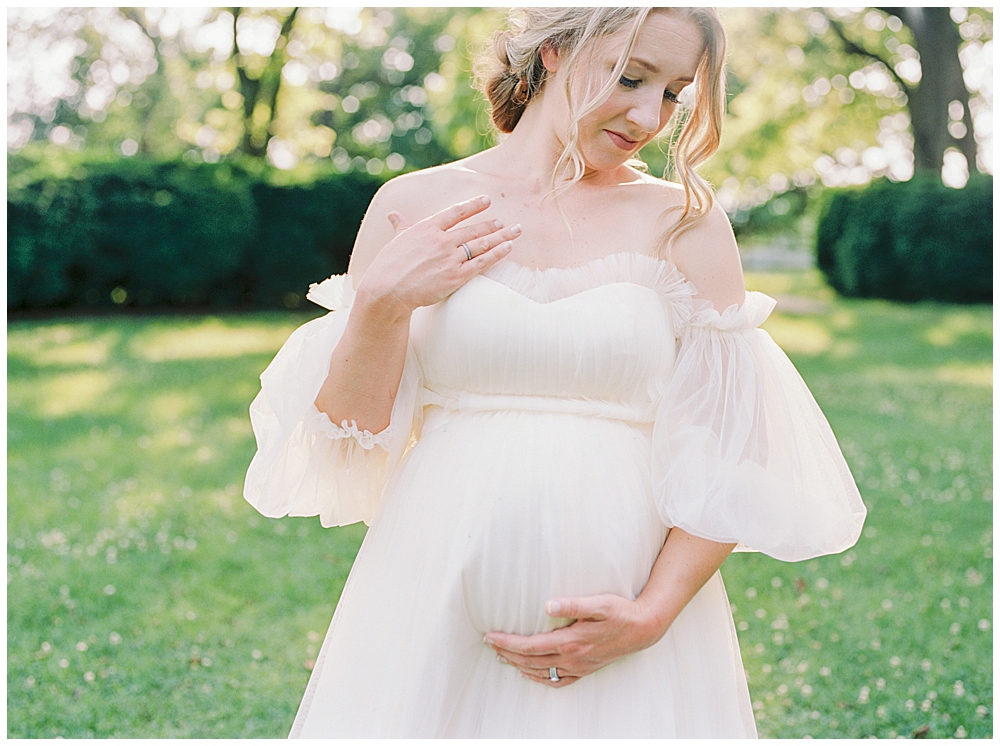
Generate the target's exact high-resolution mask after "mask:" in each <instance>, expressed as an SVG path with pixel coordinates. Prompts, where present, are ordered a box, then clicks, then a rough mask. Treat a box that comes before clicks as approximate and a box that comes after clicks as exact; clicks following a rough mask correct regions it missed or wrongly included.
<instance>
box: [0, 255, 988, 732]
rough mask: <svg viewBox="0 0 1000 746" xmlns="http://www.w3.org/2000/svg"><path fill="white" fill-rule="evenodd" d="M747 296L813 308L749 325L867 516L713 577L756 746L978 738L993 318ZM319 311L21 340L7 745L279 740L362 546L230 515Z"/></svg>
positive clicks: (13, 458)
mask: <svg viewBox="0 0 1000 746" xmlns="http://www.w3.org/2000/svg"><path fill="white" fill-rule="evenodd" d="M755 283H760V284H766V283H770V285H771V287H770V288H767V287H758V288H757V289H761V290H763V291H764V292H771V293H774V294H776V295H780V296H782V297H783V298H785V297H787V298H795V297H801V298H806V299H808V300H810V301H811V302H812V305H810V303H794V302H793V303H786V304H785V305H784V309H783V308H782V306H781V305H779V307H778V309H777V310H776V311H775V312H774V314H772V317H771V318H770V319H769V320H768V321H767V322H766V323H765V328H766V329H767V330H769V331H770V333H771V334H772V335H773V336H774V338H775V340H776V341H777V342H778V344H780V345H781V346H782V347H783V348H784V349H785V350H786V351H787V352H788V353H789V356H790V357H791V358H792V361H793V362H794V363H795V365H796V366H797V367H798V369H799V370H800V371H801V373H802V375H803V377H804V378H805V380H806V382H807V383H808V384H809V386H810V388H811V390H812V391H813V393H814V395H815V396H816V399H817V401H818V402H819V404H820V406H821V407H822V408H823V411H824V413H825V414H826V416H827V418H828V419H829V421H830V424H831V426H832V427H833V430H834V432H835V433H836V435H837V437H838V440H839V442H840V443H841V446H842V447H843V449H844V453H845V456H846V458H847V460H848V464H849V465H850V468H851V471H852V473H853V474H854V476H855V478H856V479H857V481H858V485H859V488H860V490H861V494H862V496H863V498H864V500H865V503H866V505H867V506H868V507H869V509H870V512H869V518H868V521H867V524H866V528H865V532H864V535H863V537H862V539H861V540H860V541H859V543H858V545H857V546H855V547H854V548H852V549H851V550H849V551H848V552H845V553H844V554H842V555H837V556H832V557H822V558H819V559H816V560H810V561H809V562H801V563H782V562H777V561H775V560H772V559H770V558H768V557H765V556H763V555H759V554H739V555H736V556H734V557H732V558H730V559H729V560H727V562H726V564H725V565H724V567H723V574H724V576H725V580H726V585H727V588H728V591H729V595H730V600H731V602H732V606H733V612H734V617H735V622H736V625H737V630H738V633H739V642H740V648H741V650H742V653H743V658H744V664H745V667H746V669H747V672H748V680H749V684H750V693H751V697H752V702H753V706H754V712H755V716H756V718H757V722H758V728H759V730H760V733H761V735H763V736H771V737H786V736H791V737H801V736H804V735H810V736H814V737H837V736H851V737H861V736H865V735H873V734H874V735H880V736H888V735H889V734H891V733H898V734H900V735H903V734H906V735H911V734H912V733H914V732H918V731H919V730H920V729H921V728H923V727H924V726H927V728H928V729H929V730H928V731H927V735H928V736H929V737H944V736H948V735H952V734H954V732H955V730H956V728H957V727H958V726H959V725H960V724H961V725H962V727H964V728H965V729H966V730H967V732H968V735H970V736H972V737H985V736H987V735H989V734H990V733H992V704H993V703H992V669H991V665H990V661H991V659H992V624H993V622H992V582H993V576H992V551H993V547H992V529H991V525H992V524H991V516H992V494H993V493H992V420H991V410H992V370H993V368H992V338H991V335H992V308H990V307H984V306H977V307H963V306H950V305H945V304H914V305H909V306H907V305H899V304H891V303H885V302H881V301H856V300H843V299H840V300H838V299H831V298H830V297H829V295H828V294H827V293H825V292H821V290H822V288H818V287H817V286H816V275H815V274H812V273H787V274H784V275H774V276H764V275H757V276H754V277H748V284H750V285H753V284H755ZM751 289H754V288H753V287H751ZM817 303H821V304H822V305H817ZM819 308H824V309H825V310H823V311H822V312H816V311H815V309H819ZM810 309H813V310H810ZM307 318H308V317H307V316H300V315H294V314H287V313H259V314H253V315H247V316H232V317H221V318H217V317H209V318H197V317H190V316H181V317H175V318H165V317H153V318H137V317H123V318H117V319H107V318H105V319H90V320H80V321H66V320H53V321H46V322H23V323H15V324H12V325H10V326H9V328H8V345H9V350H10V354H9V356H8V546H7V555H8V648H7V650H8V713H9V714H10V713H13V716H12V718H11V720H14V718H19V719H20V720H19V721H18V722H15V725H14V726H13V727H17V728H21V729H22V730H24V731H25V732H29V731H30V732H35V731H32V730H31V729H32V728H36V724H37V722H38V721H39V718H40V717H42V716H41V715H40V714H39V709H38V708H39V704H38V703H39V701H44V702H54V703H57V705H58V706H56V707H51V708H48V709H46V711H45V715H44V717H45V718H46V721H45V722H46V723H48V726H47V727H49V726H51V727H56V726H58V727H59V728H60V729H61V730H60V732H61V733H64V734H65V735H76V736H83V735H86V734H87V733H88V731H93V733H94V735H97V736H111V735H114V734H115V733H116V732H117V733H118V734H119V735H122V736H134V737H142V736H151V735H160V736H166V735H170V733H172V732H173V731H171V730H170V729H166V730H156V731H155V733H154V732H153V731H151V730H150V728H151V727H152V726H151V724H152V723H161V722H162V721H163V720H164V716H163V715H162V713H163V712H168V713H174V714H177V713H182V714H181V715H178V716H177V717H174V716H173V715H171V716H170V717H172V718H173V720H171V722H174V721H175V720H176V722H177V723H181V724H183V727H181V726H180V725H178V726H176V727H177V728H180V730H177V731H176V734H177V735H189V736H203V735H205V736H226V735H239V734H240V733H244V735H245V734H246V732H244V731H242V730H239V729H240V728H241V727H243V726H242V725H241V724H238V725H236V726H233V725H226V724H222V725H220V724H219V722H218V717H217V713H218V712H219V710H220V709H225V708H228V709H227V711H230V712H240V713H243V714H244V715H243V717H245V718H247V719H248V720H249V719H251V718H253V719H255V720H256V725H255V727H254V729H253V731H252V735H255V736H257V735H259V736H271V737H279V736H284V735H285V734H286V733H287V729H288V725H289V723H290V722H291V720H292V717H293V716H294V713H295V708H296V707H297V705H298V703H299V698H300V697H301V695H302V692H303V691H304V689H305V684H306V680H307V678H308V676H309V671H310V666H311V665H312V664H313V663H314V661H315V659H316V656H317V654H318V650H319V646H320V644H321V642H322V633H323V630H325V629H326V626H327V625H328V624H329V621H330V616H331V615H332V613H333V608H334V605H335V604H336V601H337V598H338V596H339V594H340V592H341V589H342V588H343V585H344V582H345V580H346V578H347V575H348V572H349V571H350V568H351V563H352V562H353V559H354V556H355V554H356V552H357V549H358V546H359V545H360V543H361V540H362V538H363V537H364V531H365V529H364V526H363V525H360V524H358V525H355V526H350V527H347V528H344V529H336V530H328V531H323V530H321V529H320V527H319V523H318V521H316V520H315V519H303V518H299V519H289V518H285V519H281V520H270V519H266V518H263V517H261V516H260V515H258V514H256V513H255V512H254V511H253V509H252V508H250V506H249V505H248V504H247V503H246V502H245V501H244V500H243V498H242V496H241V492H242V484H243V476H244V474H245V473H246V467H247V465H248V464H249V462H250V458H251V457H252V455H253V452H254V440H253V434H252V431H251V428H250V422H249V417H248V413H247V407H248V406H249V404H250V401H251V400H252V399H253V397H254V396H255V395H256V394H257V392H258V391H259V381H258V379H257V377H258V375H259V374H260V372H261V371H262V370H263V369H264V367H265V366H266V365H267V363H268V361H269V359H270V357H271V355H272V354H273V352H274V351H275V350H276V349H277V348H278V346H279V345H280V343H281V342H282V341H283V340H284V339H285V338H286V337H287V335H288V334H289V333H290V332H291V330H292V329H294V328H295V326H297V325H298V324H301V323H303V322H304V321H306V320H307ZM969 319H971V323H970V321H969ZM935 329H940V330H942V331H941V334H942V336H940V337H935V339H944V336H943V335H944V334H945V333H947V334H948V335H951V336H950V337H949V339H951V340H953V341H952V342H949V343H948V344H946V345H943V346H942V345H937V344H934V343H931V341H930V340H929V339H928V337H927V336H926V334H927V332H928V330H935ZM229 337H232V341H230V342H227V341H226V340H227V338H229ZM91 344H93V345H95V346H100V345H104V346H105V348H106V350H107V352H106V355H105V357H104V358H103V360H102V362H89V361H88V360H85V359H84V358H87V357H88V355H90V354H94V353H92V352H87V353H85V352H83V351H82V350H83V349H84V348H83V347H78V346H79V345H83V346H86V345H91ZM227 345H228V346H227ZM220 350H222V351H223V352H219V351H220ZM90 359H91V360H96V354H95V356H94V357H93V358H90ZM60 366H62V370H60ZM80 366H90V367H89V369H81V367H80ZM81 643H82V645H81ZM64 662H65V665H64ZM40 698H41V699H40ZM95 713H99V714H100V715H99V716H98V715H95ZM95 718H97V719H96V720H95ZM168 719H169V718H168ZM8 727H9V728H11V727H12V726H8ZM157 727H159V726H157ZM172 727H173V726H172ZM227 728H232V729H233V732H232V733H230V732H229V731H228V730H227ZM25 729H27V730H25ZM36 730H37V733H38V734H39V735H46V734H47V733H48V731H45V732H42V730H40V729H37V728H36ZM247 732H249V731H247Z"/></svg>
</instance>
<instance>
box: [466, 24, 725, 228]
mask: <svg viewBox="0 0 1000 746" xmlns="http://www.w3.org/2000/svg"><path fill="white" fill-rule="evenodd" d="M654 10H655V11H657V12H663V13H675V14H680V15H682V17H684V18H687V19H689V20H691V21H692V22H694V24H695V25H696V26H698V28H699V29H700V30H701V34H702V41H703V45H704V46H703V50H702V53H701V57H700V59H699V62H698V67H697V70H696V73H695V79H694V83H693V88H694V105H693V106H692V107H691V109H690V110H689V111H684V110H683V107H677V110H676V111H675V114H674V116H673V118H672V119H673V121H674V129H673V132H672V133H671V135H670V136H669V140H670V142H671V147H670V151H671V152H670V153H669V159H670V162H671V166H672V169H671V170H672V171H673V173H674V174H675V175H676V177H677V178H678V179H679V180H680V182H681V184H682V186H683V187H684V206H683V208H677V207H674V208H671V209H681V216H680V219H679V220H678V221H677V222H676V223H675V224H674V225H672V226H671V227H670V228H669V229H667V230H666V231H665V232H664V233H663V235H662V236H660V245H661V246H669V245H670V243H671V242H672V241H673V240H674V239H675V238H676V237H677V236H679V235H680V234H681V233H683V232H684V231H686V230H688V229H690V228H691V227H693V226H694V225H696V224H697V223H698V222H700V221H701V220H702V219H703V218H704V217H705V216H706V215H707V214H708V212H709V210H711V208H712V205H713V204H714V202H715V198H714V195H713V193H712V188H711V186H710V185H709V184H708V182H707V181H705V179H703V178H702V177H701V176H700V175H699V174H698V173H697V172H696V170H695V169H696V168H697V167H698V166H699V165H700V164H701V163H703V162H704V161H706V160H707V159H708V158H709V156H711V155H712V154H713V153H714V152H715V151H716V150H717V149H718V147H719V140H720V138H721V133H722V118H723V114H724V112H725V106H726V92H725V73H724V64H725V55H726V36H725V32H724V30H723V28H722V22H721V21H720V19H719V15H718V13H717V12H716V11H715V10H714V9H710V8H656V9H653V8H514V9H512V10H511V12H510V14H509V15H508V18H507V27H506V28H504V29H501V30H499V31H497V32H496V33H495V34H494V37H493V55H492V56H486V57H485V58H484V59H483V60H481V61H480V63H479V65H478V66H477V71H476V72H477V78H478V79H479V82H480V86H481V88H482V90H483V92H484V93H485V95H486V97H487V99H488V100H489V103H490V108H491V112H490V113H491V117H492V120H493V124H494V125H495V126H496V128H497V129H498V130H499V131H500V132H512V131H513V130H514V127H515V126H516V125H517V123H518V121H519V120H520V118H521V115H522V114H523V112H524V110H525V108H526V107H527V105H528V103H529V102H530V101H531V100H532V98H534V96H535V95H536V94H537V93H538V92H539V91H540V90H541V89H542V86H543V85H544V84H545V81H546V77H547V75H546V73H547V71H546V69H545V65H544V64H543V62H542V49H543V48H544V47H545V46H550V47H552V48H554V49H557V50H559V52H560V53H561V54H562V55H564V56H565V60H566V62H565V63H564V64H565V66H566V69H567V73H568V74H567V76H566V97H567V101H568V103H569V110H570V125H569V131H568V133H567V138H566V146H565V148H564V149H563V152H562V153H561V154H560V157H559V159H558V161H557V163H556V167H555V169H554V170H553V174H552V184H553V193H554V194H558V193H561V192H562V191H564V190H566V189H568V188H570V187H571V186H573V184H575V183H576V182H577V181H579V180H580V179H581V178H582V177H583V174H584V162H583V156H582V154H581V153H580V150H579V123H580V121H581V120H582V119H583V118H584V117H585V116H587V115H588V114H590V113H591V112H593V111H594V110H595V109H597V107H599V106H600V105H601V104H603V103H604V102H605V101H607V99H608V98H609V97H610V96H611V94H612V93H613V92H614V90H615V86H616V84H617V82H618V79H619V77H620V76H621V74H622V72H623V71H624V69H625V66H626V65H627V64H628V60H629V57H630V56H631V54H632V50H633V49H634V48H635V43H636V40H637V39H638V36H639V31H640V30H641V28H642V24H643V23H644V22H645V20H646V18H647V17H648V15H649V13H650V12H652V11H654ZM624 29H627V30H628V36H627V40H626V43H625V48H624V49H623V51H622V53H621V55H620V56H619V58H618V62H617V63H616V65H615V68H614V71H613V72H612V74H611V75H610V76H609V77H608V78H607V79H606V80H603V81H600V80H595V76H596V75H597V72H595V68H596V67H597V66H595V65H588V66H587V68H586V74H587V79H586V81H585V83H586V85H585V87H584V89H583V90H586V91H590V92H591V93H590V95H589V96H588V97H586V98H585V100H583V101H581V102H577V101H575V100H574V96H573V88H575V85H574V82H575V81H576V76H577V75H578V72H577V68H578V66H579V65H578V63H579V60H580V57H581V54H582V52H583V51H584V50H586V49H588V48H590V47H591V43H592V42H596V41H598V40H600V39H601V38H603V37H606V36H609V35H611V34H615V33H617V32H619V31H622V30H624ZM595 88H596V90H595ZM678 130H679V133H678ZM640 163H641V162H640ZM566 170H570V172H571V174H572V175H571V176H570V178H569V179H566V180H562V181H560V175H561V174H563V173H564V172H565V171H566ZM664 176H666V174H665V175H664Z"/></svg>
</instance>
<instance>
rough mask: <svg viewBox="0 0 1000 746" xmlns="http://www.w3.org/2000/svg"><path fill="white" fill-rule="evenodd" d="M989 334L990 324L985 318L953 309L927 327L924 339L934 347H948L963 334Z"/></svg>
mask: <svg viewBox="0 0 1000 746" xmlns="http://www.w3.org/2000/svg"><path fill="white" fill-rule="evenodd" d="M991 334H992V326H987V325H986V320H985V319H981V318H977V317H975V316H973V315H972V314H971V313H968V312H963V311H954V312H951V313H947V314H945V315H944V317H943V318H942V319H941V323H939V324H935V325H934V326H932V327H930V328H929V329H927V330H926V331H925V332H924V339H926V340H927V342H929V343H930V344H932V345H934V346H935V347H950V346H951V345H953V344H955V343H956V342H957V341H958V340H959V339H960V338H961V337H963V336H968V335H986V336H988V335H991Z"/></svg>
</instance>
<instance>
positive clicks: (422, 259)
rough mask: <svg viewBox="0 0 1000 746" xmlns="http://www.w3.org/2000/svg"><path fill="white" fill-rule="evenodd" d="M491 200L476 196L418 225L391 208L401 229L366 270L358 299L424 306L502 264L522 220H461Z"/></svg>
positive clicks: (400, 307) (404, 311)
mask: <svg viewBox="0 0 1000 746" xmlns="http://www.w3.org/2000/svg"><path fill="white" fill-rule="evenodd" d="M489 206H490V199H489V197H485V196H483V197H476V198H474V199H470V200H467V201H465V202H459V203H458V204H455V205H452V206H451V207H449V208H447V209H445V210H442V211H441V212H439V213H437V214H435V215H431V216H430V217H429V218H426V219H424V220H421V221H419V222H417V223H414V224H413V225H410V223H409V222H407V220H406V219H405V218H404V217H403V216H402V215H401V214H400V213H398V212H390V213H389V214H388V215H387V216H386V217H387V218H388V220H389V222H390V223H392V227H393V229H394V230H395V232H396V235H395V236H394V237H393V239H392V240H391V241H389V243H387V244H386V245H385V246H384V247H383V248H382V250H381V251H380V252H379V253H378V255H377V256H376V257H375V259H374V260H373V261H372V263H371V265H370V266H369V267H368V269H367V270H366V271H365V273H364V277H363V279H362V280H361V282H360V283H359V286H358V288H357V300H356V302H357V301H361V302H369V303H378V304H384V305H387V306H392V307H394V309H395V311H396V312H397V313H398V314H400V315H409V314H410V313H411V312H412V311H413V310H414V309H416V308H419V307H420V306H430V305H433V304H435V303H437V302H439V301H441V300H444V299H445V298H447V297H448V296H449V295H451V294H452V293H454V292H455V291H456V290H458V289H459V288H460V287H462V285H464V284H465V283H467V282H468V281H469V280H471V279H472V278H473V277H475V276H476V275H477V274H479V273H480V272H482V271H483V270H485V269H487V268H488V267H490V266H492V265H493V264H496V263H497V262H498V261H500V260H501V259H502V258H503V257H505V256H507V254H509V253H510V250H511V248H512V241H513V240H514V239H515V238H517V237H518V236H519V235H520V234H521V226H519V225H515V226H513V227H511V228H504V227H503V223H502V222H501V221H500V220H483V221H480V222H477V223H473V224H471V225H460V224H461V223H463V222H465V221H467V220H468V219H469V218H471V217H473V216H475V215H478V214H479V213H481V212H483V211H484V210H486V209H487V208H488V207H489ZM463 244H464V245H465V246H468V248H469V253H471V254H472V259H471V260H470V259H469V258H468V255H467V254H466V251H465V249H464V248H463V246H462V245H463Z"/></svg>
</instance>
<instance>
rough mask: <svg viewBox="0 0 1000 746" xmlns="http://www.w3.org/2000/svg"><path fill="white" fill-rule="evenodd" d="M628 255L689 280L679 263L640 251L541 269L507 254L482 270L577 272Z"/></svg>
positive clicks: (621, 252) (535, 272) (617, 252)
mask: <svg viewBox="0 0 1000 746" xmlns="http://www.w3.org/2000/svg"><path fill="white" fill-rule="evenodd" d="M626 256H627V257H636V258H638V259H648V260H650V261H652V262H654V263H656V264H663V265H666V266H667V267H670V268H671V269H673V270H674V271H676V272H677V274H679V275H680V276H681V277H682V278H683V279H684V280H685V281H688V280H687V277H685V276H684V273H683V272H681V271H680V270H679V269H678V268H677V265H676V264H674V263H673V262H672V261H670V260H669V259H661V258H660V257H658V256H653V255H652V254H642V253H640V252H638V251H616V252H615V253H613V254H607V255H605V256H599V257H597V258H596V259H590V260H588V261H586V262H584V263H583V264H577V265H576V266H575V267H542V268H541V269H539V268H537V267H529V266H528V265H526V264H521V263H520V262H515V261H514V260H513V259H511V258H510V257H509V256H505V257H504V258H503V259H501V260H500V261H498V262H496V264H494V265H492V266H491V267H488V268H487V269H486V270H484V271H483V272H482V274H483V275H485V274H486V273H487V272H489V271H490V270H491V269H492V268H493V267H496V266H499V265H509V266H512V267H515V268H517V269H519V270H523V271H525V272H530V273H532V274H539V275H544V274H547V273H550V272H551V273H553V274H555V273H558V272H575V271H577V270H582V269H588V268H590V267H592V266H593V265H596V264H603V263H606V262H608V261H609V260H613V259H620V258H623V257H626Z"/></svg>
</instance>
